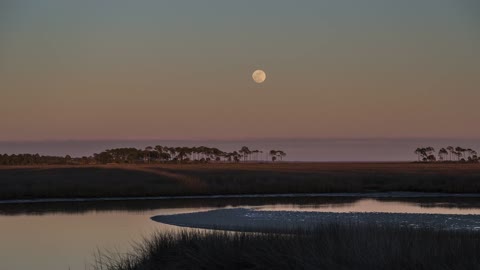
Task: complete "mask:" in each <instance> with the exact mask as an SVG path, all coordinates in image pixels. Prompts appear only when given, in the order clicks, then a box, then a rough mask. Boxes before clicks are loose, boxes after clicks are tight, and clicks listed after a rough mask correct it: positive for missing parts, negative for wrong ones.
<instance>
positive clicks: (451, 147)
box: [447, 146, 455, 160]
mask: <svg viewBox="0 0 480 270" xmlns="http://www.w3.org/2000/svg"><path fill="white" fill-rule="evenodd" d="M447 150H448V152H450V160H452V154H453V153H454V152H455V148H453V146H448V147H447Z"/></svg>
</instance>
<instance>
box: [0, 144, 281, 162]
mask: <svg viewBox="0 0 480 270" xmlns="http://www.w3.org/2000/svg"><path fill="white" fill-rule="evenodd" d="M286 155H287V154H286V153H285V152H284V151H282V150H270V151H269V152H265V153H264V152H263V151H260V150H251V149H249V148H248V147H247V146H243V147H242V148H241V149H240V150H238V151H233V152H224V151H222V150H220V149H218V148H214V147H206V146H199V147H168V146H161V145H157V146H155V147H152V146H148V147H146V148H145V149H137V148H115V149H108V150H105V151H103V152H100V153H95V154H93V156H90V157H81V158H72V157H70V156H69V155H67V156H65V157H60V156H40V155H38V154H34V155H32V154H19V155H15V154H14V155H7V154H4V155H0V165H34V164H107V163H167V162H173V163H207V162H241V161H243V162H249V161H263V160H271V161H272V162H274V161H276V160H283V158H284V157H285V156H286Z"/></svg>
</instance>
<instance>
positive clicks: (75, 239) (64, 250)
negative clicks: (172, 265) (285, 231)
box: [0, 198, 480, 270]
mask: <svg viewBox="0 0 480 270" xmlns="http://www.w3.org/2000/svg"><path fill="white" fill-rule="evenodd" d="M225 207H250V208H253V209H259V210H260V209H261V210H290V211H292V210H293V211H322V212H325V211H330V212H398V213H440V214H476V215H480V199H478V198H463V199H460V198H457V199H455V198H425V199H415V200H412V199H410V200H406V201H405V200H403V201H396V200H392V199H379V200H374V199H356V198H281V199H279V198H262V199H254V198H250V199H215V200H205V199H203V200H193V199H192V200H169V201H129V202H84V203H54V204H51V203H49V204H38V203H37V204H22V205H20V204H17V205H0V240H1V241H0V269H1V270H3V269H5V270H17V269H37V270H47V269H48V270H57V269H69V268H70V269H72V270H77V269H89V267H88V266H89V265H90V264H91V263H92V262H93V254H94V252H95V251H96V250H97V249H99V250H116V251H118V252H128V251H129V250H130V247H131V245H132V244H133V243H134V242H135V241H140V240H141V239H142V237H144V236H148V235H149V234H151V233H153V232H155V231H158V230H160V231H172V232H175V231H178V229H179V228H178V227H175V226H170V225H165V224H161V223H156V222H154V221H151V220H150V217H152V216H154V215H161V214H174V213H187V212H196V211H206V210H211V209H218V208H225Z"/></svg>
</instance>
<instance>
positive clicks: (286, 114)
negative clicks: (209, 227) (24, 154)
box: [0, 0, 480, 140]
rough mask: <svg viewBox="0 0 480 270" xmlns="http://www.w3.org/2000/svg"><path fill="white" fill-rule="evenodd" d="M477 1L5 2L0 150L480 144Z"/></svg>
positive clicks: (0, 34)
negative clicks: (110, 144)
mask: <svg viewBox="0 0 480 270" xmlns="http://www.w3.org/2000/svg"><path fill="white" fill-rule="evenodd" d="M479 3H480V2H478V1H477V0H465V1H462V0H403V1H398V0H365V1H358V0H331V1H318V0H317V1H291V0H288V1H287V0H271V1H267V0H265V1H225V0H223V1H220V0H219V1H198V0H195V1H194V0H192V1H182V0H179V1H126V0H115V1H113V0H111V1H93V0H86V1H73V0H44V1H37V0H25V1H14V0H6V1H2V2H1V3H0V140H49V139H141V138H171V139H195V138H210V139H216V138H218V139H230V138H265V137H295V138H305V137H309V138H344V137H348V138H352V137H385V138H389V137H451V138H480V125H479V124H478V121H479V119H480V106H479V104H480V103H479V101H480V87H479V86H480V4H479ZM258 68H261V69H264V70H265V71H266V72H267V80H266V82H265V83H263V84H260V85H259V84H255V83H254V82H253V81H252V79H251V73H252V72H253V71H254V70H255V69H258Z"/></svg>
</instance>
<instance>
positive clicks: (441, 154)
mask: <svg viewBox="0 0 480 270" xmlns="http://www.w3.org/2000/svg"><path fill="white" fill-rule="evenodd" d="M446 156H448V151H447V149H445V148H442V149H440V150H439V151H438V159H439V160H442V161H443V160H445V157H446Z"/></svg>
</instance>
